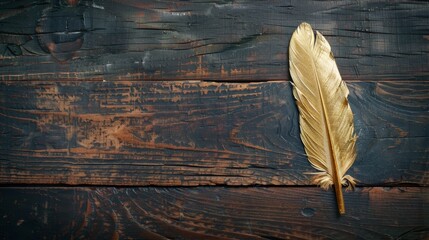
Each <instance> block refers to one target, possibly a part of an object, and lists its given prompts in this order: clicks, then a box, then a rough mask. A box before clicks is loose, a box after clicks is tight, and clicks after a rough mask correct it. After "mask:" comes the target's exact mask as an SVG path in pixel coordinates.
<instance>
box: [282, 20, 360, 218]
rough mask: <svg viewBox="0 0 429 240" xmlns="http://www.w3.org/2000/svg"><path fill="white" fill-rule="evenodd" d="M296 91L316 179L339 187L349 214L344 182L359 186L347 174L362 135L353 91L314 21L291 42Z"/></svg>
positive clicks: (339, 198)
mask: <svg viewBox="0 0 429 240" xmlns="http://www.w3.org/2000/svg"><path fill="white" fill-rule="evenodd" d="M289 67H290V74H291V76H292V79H293V86H294V88H293V95H294V97H295V99H296V102H297V105H298V109H299V113H300V117H299V122H300V131H301V140H302V142H303V144H304V148H305V152H306V154H307V156H308V160H309V162H310V163H311V165H312V166H313V167H314V168H315V169H317V170H318V172H316V173H312V174H314V175H315V176H314V178H313V182H314V183H315V184H317V185H319V186H321V187H322V188H324V189H328V188H329V187H331V186H332V185H333V186H334V189H335V195H336V198H337V205H338V211H339V213H340V214H344V213H345V205H344V199H343V194H342V189H341V187H342V185H347V186H348V188H349V189H350V188H353V187H354V185H355V184H356V180H355V179H354V178H353V177H351V176H350V175H345V174H346V172H347V170H348V169H349V168H350V167H351V165H352V164H353V162H354V161H355V159H356V147H355V145H356V138H357V137H356V135H355V133H354V125H353V113H352V111H351V108H350V105H349V103H348V100H347V96H348V94H349V91H348V88H347V86H346V84H345V83H344V82H343V81H342V79H341V75H340V73H339V71H338V68H337V65H336V63H335V59H334V57H333V54H332V53H331V47H330V45H329V43H328V41H327V40H326V39H325V38H324V37H323V35H322V34H320V33H319V32H316V35H315V34H314V32H313V29H312V28H311V26H310V25H309V24H308V23H302V24H301V25H299V26H298V28H297V29H296V30H295V32H294V33H293V35H292V39H291V41H290V46H289Z"/></svg>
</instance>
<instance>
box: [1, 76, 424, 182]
mask: <svg viewBox="0 0 429 240" xmlns="http://www.w3.org/2000/svg"><path fill="white" fill-rule="evenodd" d="M348 86H349V89H350V91H351V94H350V97H349V100H350V104H351V107H352V110H353V112H354V115H355V129H356V133H357V135H358V137H359V139H358V142H357V148H358V158H357V160H356V162H355V164H354V165H353V167H352V168H351V169H350V170H349V173H350V174H352V175H353V176H354V177H356V178H357V179H358V180H359V181H360V184H363V185H377V184H391V185H395V184H417V185H421V186H427V185H428V183H429V178H428V161H427V159H428V150H429V148H428V146H429V135H428V134H429V131H428V122H429V114H428V107H429V99H428V96H429V94H428V91H429V84H428V82H400V83H399V82H396V83H394V82H378V83H375V82H372V83H364V82H353V83H349V84H348ZM0 92H1V94H0V133H1V135H0V183H2V184H72V185H73V184H95V185H123V186H124V185H125V186H129V185H132V186H140V185H159V186H161V185H163V186H196V185H254V184H261V185H308V184H311V181H310V176H308V175H305V174H304V173H305V172H312V171H314V170H313V169H312V168H311V166H310V164H309V163H308V161H307V159H306V157H305V155H304V151H303V146H302V143H301V141H300V138H299V129H298V116H297V110H296V107H295V103H294V100H293V98H292V95H291V85H290V83H288V82H268V83H240V84H239V83H229V84H226V83H214V82H124V81H117V82H79V81H65V82H59V81H57V82H49V81H48V82H39V81H35V82H16V81H12V82H1V83H0Z"/></svg>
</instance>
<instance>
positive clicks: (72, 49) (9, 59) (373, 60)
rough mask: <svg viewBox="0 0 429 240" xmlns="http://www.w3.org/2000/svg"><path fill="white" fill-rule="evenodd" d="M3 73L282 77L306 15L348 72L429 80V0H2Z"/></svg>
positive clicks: (349, 76)
mask: <svg viewBox="0 0 429 240" xmlns="http://www.w3.org/2000/svg"><path fill="white" fill-rule="evenodd" d="M0 8H1V9H0V58H1V62H0V79H2V80H42V81H44V80H48V79H53V80H66V79H68V80H71V79H73V80H83V79H93V80H95V79H97V80H102V79H107V80H112V79H115V80H118V79H119V80H130V79H134V80H147V79H154V80H178V79H182V80H194V79H209V80H221V81H228V80H229V81H231V80H234V81H241V80H243V81H258V80H264V81H265V80H284V79H288V78H289V74H288V67H287V49H288V44H289V39H290V36H291V33H292V31H293V30H294V29H295V28H296V26H298V24H299V23H301V22H302V21H308V22H309V23H311V24H312V25H313V26H314V28H315V29H318V30H320V31H321V32H322V33H323V34H324V35H325V36H327V38H328V40H329V41H330V43H331V45H332V49H333V52H334V54H335V56H336V59H337V62H338V65H339V66H340V71H341V73H342V75H343V77H344V79H346V80H360V81H369V80H371V81H379V80H392V79H395V80H410V79H413V80H421V79H423V80H427V77H428V75H429V68H428V66H429V57H428V56H429V54H428V53H429V35H428V34H429V23H428V12H429V3H428V2H427V1H389V2H386V1H316V0H311V1H283V0H281V1H280V0H276V1H270V3H269V4H267V3H266V1H194V2H191V1H190V2H188V1H176V2H175V1H137V0H127V1H119V0H116V1H103V0H81V1H74V0H69V1H59V0H52V1H48V0H47V1H33V0H22V1H2V3H0Z"/></svg>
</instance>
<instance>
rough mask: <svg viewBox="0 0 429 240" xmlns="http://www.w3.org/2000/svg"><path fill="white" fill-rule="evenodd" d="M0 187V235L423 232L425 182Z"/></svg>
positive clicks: (376, 235)
mask: <svg viewBox="0 0 429 240" xmlns="http://www.w3.org/2000/svg"><path fill="white" fill-rule="evenodd" d="M344 197H345V200H346V203H347V214H346V215H345V216H342V217H339V216H338V215H337V213H336V205H335V197H334V194H333V192H332V191H323V190H321V189H319V188H315V187H310V188H293V187H292V188H291V187H287V188H285V187H270V188H263V187H257V188H223V187H216V188H210V187H198V188H119V189H118V188H0V216H1V217H0V228H1V229H2V231H0V239H23V240H25V239H347V240H348V239H427V238H428V237H429V221H428V219H429V210H428V208H427V205H428V204H429V191H428V188H357V190H356V191H355V192H348V193H345V196H344Z"/></svg>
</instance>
